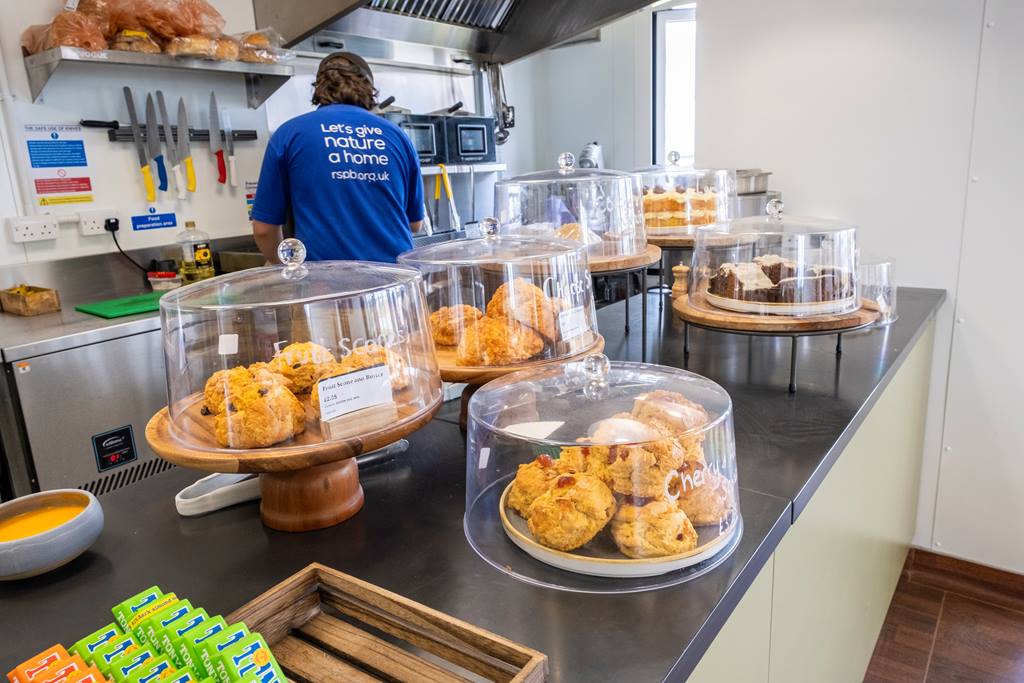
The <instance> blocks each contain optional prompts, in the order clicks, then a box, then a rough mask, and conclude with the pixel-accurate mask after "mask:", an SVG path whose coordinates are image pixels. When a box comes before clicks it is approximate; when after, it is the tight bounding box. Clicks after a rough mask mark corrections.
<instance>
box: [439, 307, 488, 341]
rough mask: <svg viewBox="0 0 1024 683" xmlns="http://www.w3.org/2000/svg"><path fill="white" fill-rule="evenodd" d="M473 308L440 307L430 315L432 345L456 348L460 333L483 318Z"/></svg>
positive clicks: (476, 309) (478, 311)
mask: <svg viewBox="0 0 1024 683" xmlns="http://www.w3.org/2000/svg"><path fill="white" fill-rule="evenodd" d="M483 315H484V314H483V313H482V312H481V311H480V309H479V308H476V307H475V306H466V305H465V304H462V305H459V306H442V307H441V308H439V309H437V310H436V311H434V312H433V313H431V314H430V333H431V334H432V335H433V337H434V343H435V344H440V345H441V346H457V345H458V343H459V340H460V339H461V338H462V331H463V330H465V329H466V328H467V327H469V326H470V325H471V324H473V323H474V322H476V321H477V320H479V319H480V318H482V317H483Z"/></svg>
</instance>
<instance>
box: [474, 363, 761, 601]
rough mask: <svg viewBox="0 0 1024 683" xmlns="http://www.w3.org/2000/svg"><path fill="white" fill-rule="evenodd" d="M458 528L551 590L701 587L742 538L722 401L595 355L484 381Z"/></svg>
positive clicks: (510, 568)
mask: <svg viewBox="0 0 1024 683" xmlns="http://www.w3.org/2000/svg"><path fill="white" fill-rule="evenodd" d="M464 527H465V532H466V537H467V539H468V540H469V543H470V545H471V546H472V547H473V549H474V550H475V551H476V552H477V553H478V554H479V555H480V556H481V557H482V558H483V559H484V560H486V561H487V562H489V563H490V564H491V565H493V566H494V567H496V568H497V569H499V570H500V571H503V572H505V573H507V574H509V575H511V576H513V577H515V578H518V579H521V580H523V581H527V582H530V583H534V584H540V585H546V586H550V587H553V588H560V589H565V590H572V591H580V592H594V593H606V592H607V593H617V592H633V591H639V590H646V589H650V588H657V587H661V586H666V585H671V584H675V583H679V582H682V581H687V580H689V579H692V578H694V577H696V576H699V575H700V574H702V573H704V572H706V571H708V570H709V569H711V568H712V567H714V566H715V565H717V564H718V563H719V562H721V561H722V560H724V559H725V558H726V557H728V556H729V555H730V554H731V552H732V550H733V549H734V548H735V546H736V543H737V542H738V539H739V537H740V535H741V529H742V519H741V517H740V510H739V497H738V488H737V473H736V447H735V439H734V435H733V418H732V402H731V400H730V398H729V395H728V394H727V393H726V392H725V390H724V389H722V388H721V387H720V386H718V385H717V384H715V383H714V382H712V381H710V380H708V379H705V378H704V377H701V376H700V375H696V374H693V373H690V372H686V371H684V370H678V369H676V368H670V367H663V366H658V365H647V364H644V363H629V362H610V361H609V360H608V358H606V357H605V356H604V355H601V354H591V355H588V356H585V357H584V358H583V359H582V360H578V361H572V362H567V363H561V364H557V365H551V366H547V367H544V368H535V369H530V370H523V371H520V372H516V373H512V374H509V375H507V376H505V377H503V378H501V379H498V380H495V381H492V382H490V383H488V384H486V385H484V386H483V387H482V388H480V389H479V390H478V391H477V392H476V393H475V394H474V395H473V397H472V399H470V402H469V418H468V440H467V465H466V513H465V518H464Z"/></svg>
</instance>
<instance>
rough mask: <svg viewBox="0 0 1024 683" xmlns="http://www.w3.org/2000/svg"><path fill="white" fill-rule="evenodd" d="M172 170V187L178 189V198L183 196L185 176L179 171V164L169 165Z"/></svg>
mask: <svg viewBox="0 0 1024 683" xmlns="http://www.w3.org/2000/svg"><path fill="white" fill-rule="evenodd" d="M171 171H173V172H174V187H176V188H177V189H178V199H184V198H185V176H184V175H182V173H181V164H178V165H177V166H173V167H171Z"/></svg>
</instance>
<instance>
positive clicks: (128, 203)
mask: <svg viewBox="0 0 1024 683" xmlns="http://www.w3.org/2000/svg"><path fill="white" fill-rule="evenodd" d="M63 4H64V3H63V0H44V1H38V2H24V1H22V0H0V16H2V17H3V21H2V22H0V69H3V70H4V72H5V73H6V76H7V80H8V81H9V88H10V92H2V91H0V98H3V100H5V102H4V103H3V104H6V105H9V106H7V107H6V108H5V111H6V113H8V114H9V115H10V118H9V120H8V122H7V123H8V126H7V130H6V131H4V133H3V135H4V136H5V137H7V138H8V142H9V143H10V146H11V149H12V150H13V153H14V154H13V156H14V175H15V176H16V177H17V178H18V180H19V182H20V185H19V188H20V192H21V194H22V195H23V198H24V200H25V201H26V211H27V212H32V211H36V210H38V209H35V208H33V207H32V204H31V203H29V202H31V201H32V200H33V197H31V196H30V195H28V192H27V190H28V188H29V186H28V184H27V183H28V180H27V173H26V171H27V168H28V160H27V152H26V146H25V142H24V139H23V138H22V137H21V133H20V131H21V130H22V127H23V126H24V125H25V124H29V123H47V124H49V123H65V124H68V123H77V122H78V121H79V120H80V119H84V118H88V119H118V120H120V121H122V122H127V120H128V115H127V112H126V110H125V105H124V98H123V95H122V94H121V87H122V86H124V85H128V86H130V87H131V88H132V89H133V91H134V93H135V98H136V107H137V109H138V111H139V115H140V117H144V115H145V112H144V107H145V94H146V93H147V92H151V91H155V90H157V89H162V90H163V91H164V94H165V96H166V98H167V100H168V107H169V109H172V110H173V109H175V108H176V103H177V100H178V97H179V96H183V97H184V98H185V101H186V104H187V105H188V110H189V117H190V119H189V122H190V123H191V125H192V126H193V127H196V128H205V127H206V126H207V124H208V111H207V110H208V101H209V93H210V90H216V91H217V97H218V101H219V105H220V106H221V107H223V108H227V109H229V110H230V114H231V118H232V124H233V125H234V127H235V128H236V129H241V128H254V129H256V130H257V135H258V136H259V140H258V141H257V142H254V143H253V142H247V143H238V144H237V145H236V155H237V162H238V170H239V174H240V176H241V178H242V180H243V187H242V188H240V189H237V190H233V189H230V188H226V187H223V186H220V185H218V184H217V183H216V180H215V173H216V170H215V168H214V165H213V164H212V163H211V157H210V156H209V152H208V148H207V147H205V146H203V145H195V146H194V147H193V150H192V151H193V155H194V157H195V163H196V173H197V177H198V178H197V179H198V191H197V192H196V193H195V194H194V195H191V196H190V197H189V198H188V199H187V200H185V201H184V202H178V201H177V200H176V199H174V193H173V192H171V193H158V195H159V197H158V203H157V208H158V209H159V210H160V211H161V212H163V211H174V212H176V213H177V217H178V222H179V225H181V224H182V223H183V222H184V220H185V219H188V218H194V219H195V220H197V221H199V224H200V225H201V226H202V227H203V228H204V229H205V230H206V231H207V232H209V233H211V234H212V235H213V236H215V237H227V236H232V235H242V234H246V233H247V232H248V231H249V225H248V221H247V214H246V205H245V197H244V180H253V181H255V180H256V178H257V176H258V173H259V164H260V161H261V160H262V157H263V148H264V145H265V143H266V139H267V127H266V116H265V114H264V112H263V110H262V109H259V110H251V109H248V108H246V106H245V89H244V86H243V84H242V80H241V78H240V77H228V76H209V75H199V74H184V73H179V72H176V71H171V70H158V69H141V68H134V69H132V68H126V67H114V68H103V69H100V68H86V67H82V68H75V69H70V70H68V72H67V73H61V74H58V75H57V76H56V77H54V78H53V79H51V81H50V83H49V84H48V85H47V87H46V89H45V90H44V92H43V96H42V98H41V99H40V101H38V102H36V103H33V102H32V100H31V95H30V93H29V89H28V79H27V76H26V74H25V68H24V62H23V60H22V57H21V47H20V35H21V32H22V30H23V29H24V28H25V27H26V26H28V25H29V24H40V23H46V22H47V21H49V19H50V18H51V17H52V16H53V15H54V14H56V12H57V11H58V10H59V9H60V8H61V7H62V6H63ZM213 4H214V5H215V6H216V7H217V9H218V10H220V12H221V13H222V14H223V15H224V17H225V19H226V21H227V24H226V27H225V28H226V30H227V32H229V33H234V32H239V31H244V30H247V29H251V28H252V27H253V26H254V18H253V13H252V3H251V2H250V0H213ZM2 83H3V80H2V79H0V84H2ZM0 90H2V88H0ZM171 116H172V118H174V117H176V113H175V112H174V111H172V112H171ZM85 144H86V154H87V157H88V160H89V164H90V166H89V174H90V176H91V178H92V182H93V188H94V192H93V194H94V195H95V202H94V203H93V204H91V205H86V204H77V205H69V206H66V207H54V208H52V209H49V210H52V212H53V213H74V212H75V211H77V210H78V208H80V207H83V208H109V209H113V210H114V211H113V212H112V213H115V214H117V215H119V217H120V219H121V232H120V235H119V238H120V240H121V243H122V245H123V246H124V247H125V248H126V249H132V248H138V247H144V246H155V245H160V244H166V243H169V242H173V240H174V234H175V233H176V232H177V229H173V228H172V229H160V230H147V231H144V232H133V231H132V229H131V223H130V216H132V215H138V214H142V213H145V211H146V201H145V194H144V191H143V188H142V184H141V176H140V174H139V172H138V167H137V160H136V156H135V151H134V148H133V146H132V145H131V144H128V143H111V142H109V141H108V140H107V136H106V131H96V130H92V131H87V132H86V134H85ZM4 166H5V164H3V163H2V159H0V219H3V218H6V217H8V216H10V215H12V214H13V212H14V209H13V207H12V205H11V200H10V197H9V196H8V195H6V194H5V193H6V185H7V183H6V180H5V174H6V173H8V172H9V171H10V169H7V168H3V167H4ZM5 197H6V199H5ZM113 250H114V245H113V242H112V240H111V239H110V238H109V237H108V236H107V235H99V236H92V237H82V236H80V235H79V234H78V230H77V226H64V227H62V228H61V231H60V237H59V239H58V240H56V241H55V242H37V243H31V244H27V245H16V244H14V243H12V242H11V241H10V238H9V236H8V231H7V229H6V227H5V229H4V230H3V231H2V234H0V264H4V263H18V262H25V261H26V260H27V261H37V260H51V259H57V258H67V257H70V256H81V255H85V254H90V253H100V252H107V251H113ZM0 284H2V283H0Z"/></svg>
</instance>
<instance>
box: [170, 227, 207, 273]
mask: <svg viewBox="0 0 1024 683" xmlns="http://www.w3.org/2000/svg"><path fill="white" fill-rule="evenodd" d="M177 240H178V244H179V245H180V246H181V266H180V267H179V268H178V274H179V275H181V282H182V284H188V283H190V282H198V281H199V280H205V279H206V278H208V277H213V276H214V272H213V252H212V251H211V250H210V236H209V235H207V234H206V233H205V232H203V231H202V230H199V229H197V228H196V222H195V221H185V229H184V230H183V231H182V232H179V233H178V237H177Z"/></svg>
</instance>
